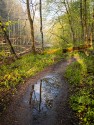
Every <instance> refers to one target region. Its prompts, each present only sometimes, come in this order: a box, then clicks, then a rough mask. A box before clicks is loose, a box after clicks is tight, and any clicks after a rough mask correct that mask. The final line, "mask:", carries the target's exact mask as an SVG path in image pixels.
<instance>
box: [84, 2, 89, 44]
mask: <svg viewBox="0 0 94 125" xmlns="http://www.w3.org/2000/svg"><path fill="white" fill-rule="evenodd" d="M83 16H84V35H85V36H84V39H85V44H87V43H88V30H87V0H84V15H83Z"/></svg>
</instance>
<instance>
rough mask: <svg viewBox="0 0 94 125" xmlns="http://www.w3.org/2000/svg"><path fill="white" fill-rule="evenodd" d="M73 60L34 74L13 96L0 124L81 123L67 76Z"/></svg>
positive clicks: (45, 124)
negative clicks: (66, 71)
mask: <svg viewBox="0 0 94 125" xmlns="http://www.w3.org/2000/svg"><path fill="white" fill-rule="evenodd" d="M73 61H75V59H73V58H72V59H70V60H68V61H61V62H58V63H57V64H55V65H53V66H50V67H48V68H46V69H45V70H44V71H42V72H40V73H38V74H37V75H36V76H35V77H32V78H30V79H29V80H28V81H27V82H26V84H25V85H23V86H21V87H20V89H19V91H18V93H17V94H16V95H15V96H14V97H13V101H12V103H11V105H10V106H9V108H8V111H7V113H6V114H5V115H4V116H3V118H2V120H1V124H0V125H77V124H78V123H77V120H76V118H75V114H74V113H73V112H72V110H71V108H70V106H69V104H68V99H69V85H68V83H67V82H66V81H65V80H64V76H63V75H64V72H65V69H66V67H67V66H68V65H69V64H70V63H72V62H73Z"/></svg>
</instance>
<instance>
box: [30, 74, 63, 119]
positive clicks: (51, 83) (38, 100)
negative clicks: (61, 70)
mask: <svg viewBox="0 0 94 125" xmlns="http://www.w3.org/2000/svg"><path fill="white" fill-rule="evenodd" d="M60 80H61V79H60V76H59V75H48V76H45V77H44V78H42V79H41V80H39V81H38V82H37V84H35V85H32V88H31V92H30V98H29V104H30V106H32V116H33V120H37V119H39V118H40V117H41V118H42V119H43V117H46V116H47V114H49V113H50V112H51V110H52V109H53V107H54V101H55V100H56V97H57V96H58V94H59V92H60V89H61V85H62V84H61V81H60Z"/></svg>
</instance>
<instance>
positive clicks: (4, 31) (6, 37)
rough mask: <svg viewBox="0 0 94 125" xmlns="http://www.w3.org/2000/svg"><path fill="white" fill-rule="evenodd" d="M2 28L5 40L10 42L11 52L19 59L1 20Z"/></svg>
mask: <svg viewBox="0 0 94 125" xmlns="http://www.w3.org/2000/svg"><path fill="white" fill-rule="evenodd" d="M0 27H1V29H2V32H3V34H4V39H5V40H7V42H8V43H9V45H10V49H11V52H12V53H13V54H14V56H15V57H16V58H18V56H17V55H16V53H15V50H14V48H13V46H12V44H11V41H10V39H9V36H8V35H7V33H6V30H5V27H4V26H3V23H2V21H1V20H0Z"/></svg>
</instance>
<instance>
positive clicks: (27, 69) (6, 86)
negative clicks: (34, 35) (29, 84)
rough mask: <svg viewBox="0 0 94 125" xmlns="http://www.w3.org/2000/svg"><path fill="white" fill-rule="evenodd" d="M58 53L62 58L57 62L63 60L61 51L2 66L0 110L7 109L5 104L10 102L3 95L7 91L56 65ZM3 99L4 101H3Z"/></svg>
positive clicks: (33, 56)
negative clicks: (46, 68)
mask: <svg viewBox="0 0 94 125" xmlns="http://www.w3.org/2000/svg"><path fill="white" fill-rule="evenodd" d="M57 53H58V54H60V58H59V55H58V58H57V60H56V61H58V60H59V59H61V53H60V50H59V51H57V52H55V53H53V54H47V53H45V54H44V55H39V54H37V55H33V54H31V53H30V54H27V55H25V56H23V57H22V58H21V59H19V60H16V61H15V62H13V63H11V64H10V65H5V64H4V65H1V66H0V109H1V108H2V106H3V109H5V107H6V104H5V103H7V102H8V101H7V100H10V99H4V97H5V95H4V96H3V94H2V93H6V91H10V90H15V88H16V87H17V86H18V85H19V84H21V83H22V84H23V83H24V81H25V79H26V78H29V77H31V76H34V75H35V74H36V73H38V72H39V71H41V70H43V69H44V68H45V67H47V66H49V65H51V64H53V63H55V62H56V61H54V58H55V57H56V56H57ZM1 55H4V54H3V52H2V53H1ZM10 92H11V91H10ZM6 94H7V93H6ZM11 94H13V93H11ZM6 96H7V95H6ZM2 99H3V100H4V101H2ZM5 100H6V101H5ZM3 103H4V104H3Z"/></svg>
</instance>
